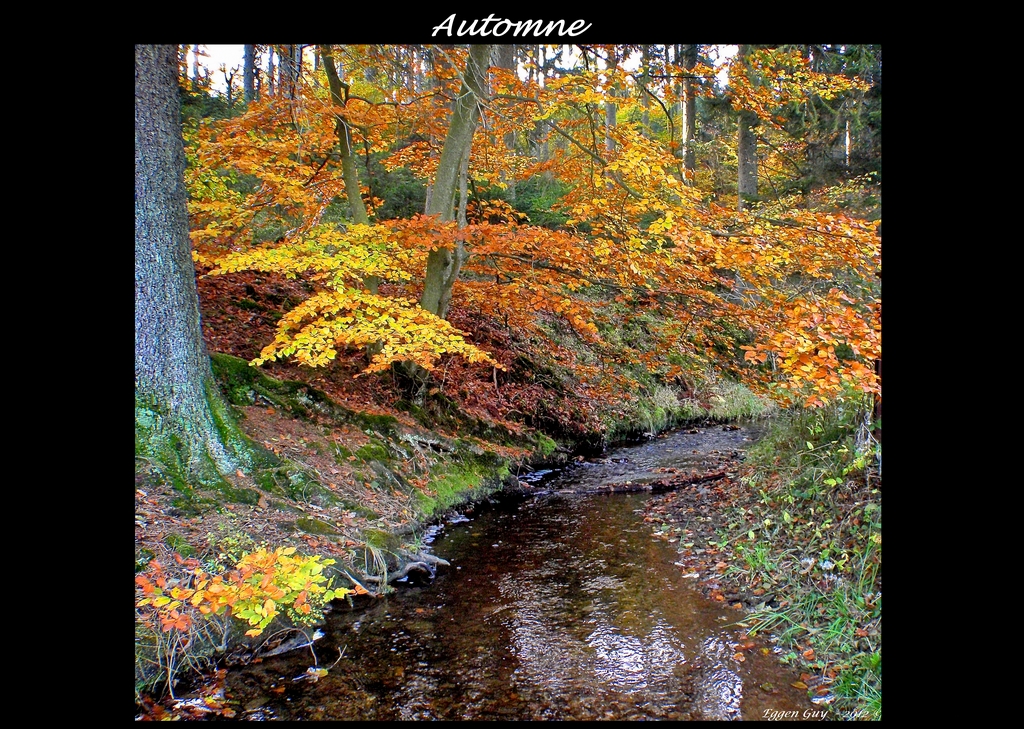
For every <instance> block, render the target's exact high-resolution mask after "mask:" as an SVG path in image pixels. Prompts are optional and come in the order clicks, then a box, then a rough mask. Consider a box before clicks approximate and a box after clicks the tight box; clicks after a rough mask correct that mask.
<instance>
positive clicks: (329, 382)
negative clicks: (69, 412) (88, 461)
mask: <svg viewBox="0 0 1024 729" xmlns="http://www.w3.org/2000/svg"><path fill="white" fill-rule="evenodd" d="M443 20H445V19H444V18H438V19H437V21H436V22H434V23H432V25H434V26H437V27H435V29H434V31H435V36H434V40H435V41H437V42H436V43H433V44H432V43H424V44H418V45H413V44H333V45H332V44H306V45H244V46H243V45H239V46H204V45H194V44H181V45H136V46H135V486H136V489H135V588H136V589H135V704H136V719H142V720H166V719H175V720H207V719H220V720H225V719H226V720H267V719H285V720H339V719H370V720H435V719H446V720H469V719H485V720H523V719H526V720H529V719H570V720H581V719H582V720H591V719H627V720H640V719H657V720H671V719H683V720H687V719H697V720H707V719H711V720H730V719H747V720H764V719H795V720H811V721H814V720H820V719H831V720H880V719H881V595H882V588H881V541H882V540H881V475H882V458H881V448H882V447H881V358H882V354H881V88H882V85H881V68H882V52H881V46H880V45H877V44H875V45H872V44H860V45H857V44H853V45H834V44H831V45H830V44H810V43H806V44H805V43H800V44H791V45H786V44H781V45H764V44H736V45H701V44H668V45H657V44H641V43H634V44H602V43H593V42H587V40H586V39H587V38H589V35H588V32H586V29H583V30H579V32H577V30H578V29H580V28H583V26H582V22H583V21H579V22H580V24H579V25H576V26H571V25H570V22H571V21H569V20H567V21H565V22H564V23H563V24H562V25H557V26H556V25H555V24H553V23H549V22H548V21H543V24H542V23H541V21H536V22H534V21H529V22H513V21H514V20H515V19H512V20H504V19H496V18H495V16H494V15H493V14H492V15H491V16H490V17H489V19H488V20H487V22H486V23H480V22H479V21H478V22H477V23H476V24H475V25H473V26H470V21H472V20H473V19H472V18H468V17H464V16H462V15H459V16H450V17H449V19H448V20H447V21H445V23H444V24H442V25H440V26H438V23H440V22H441V21H443ZM460 23H461V25H460ZM587 28H589V26H587ZM427 33H428V36H429V33H430V30H429V29H428V31H427ZM460 36H461V37H460ZM499 36H500V38H499ZM490 40H494V41H497V40H501V41H504V42H503V43H497V42H495V43H487V42H486V41H490ZM556 40H559V41H560V42H561V44H556V43H555V42H554V41H556ZM441 41H443V42H441ZM453 41H454V42H453ZM467 41H468V42H467ZM221 53H226V54H228V55H225V56H223V57H224V58H226V59H227V60H224V61H221V60H220V59H221V55H220V54H221Z"/></svg>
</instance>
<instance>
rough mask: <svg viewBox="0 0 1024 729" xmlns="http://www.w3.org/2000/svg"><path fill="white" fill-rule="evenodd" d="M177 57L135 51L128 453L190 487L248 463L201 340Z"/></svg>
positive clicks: (164, 50)
mask: <svg viewBox="0 0 1024 729" xmlns="http://www.w3.org/2000/svg"><path fill="white" fill-rule="evenodd" d="M179 104H180V102H179V98H178V63H177V48H176V46H173V45H139V46H135V451H136V455H137V456H143V457H145V458H148V459H150V460H151V461H153V462H155V463H156V464H158V465H159V466H161V467H163V468H165V469H168V468H169V469H173V470H175V471H177V472H178V475H179V476H180V477H181V478H184V479H185V480H186V481H188V482H189V483H193V484H209V483H213V482H217V481H219V480H220V476H221V474H226V473H230V472H233V471H234V470H235V469H237V468H240V467H249V466H251V465H252V462H253V460H254V458H255V453H254V451H253V450H251V448H250V444H249V441H248V440H247V439H246V438H245V436H244V435H242V434H241V432H240V431H239V430H238V428H237V426H236V425H235V422H234V418H233V414H232V411H231V409H230V406H229V405H228V404H227V403H226V402H225V401H224V399H223V397H222V395H221V393H220V391H219V389H218V388H217V385H216V382H215V381H214V378H213V373H212V371H211V369H210V360H209V357H208V356H207V354H206V349H205V346H204V344H203V339H202V329H201V328H200V323H199V298H198V294H197V292H196V282H195V268H194V266H193V264H192V255H191V245H190V242H189V230H188V213H187V209H186V191H185V178H184V174H185V151H184V146H183V142H182V135H181V112H180V105H179Z"/></svg>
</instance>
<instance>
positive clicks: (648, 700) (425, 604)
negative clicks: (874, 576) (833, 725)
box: [210, 428, 824, 720]
mask: <svg viewBox="0 0 1024 729" xmlns="http://www.w3.org/2000/svg"><path fill="white" fill-rule="evenodd" d="M745 437H749V434H748V433H747V432H746V431H743V430H742V429H738V430H734V431H723V430H721V429H720V428H718V429H710V430H705V431H703V432H702V433H697V434H688V433H673V434H668V435H666V436H664V437H663V438H660V439H655V441H650V442H647V443H643V444H639V445H633V446H630V447H624V448H616V449H612V450H610V451H608V452H607V453H606V454H604V456H602V457H599V458H591V459H584V460H582V461H575V462H573V464H571V465H570V466H568V467H565V468H562V469H550V470H549V469H541V470H539V471H535V472H533V473H531V474H524V475H523V478H522V479H521V490H520V492H519V493H504V494H501V495H495V496H493V497H491V498H489V499H487V501H486V502H485V503H480V504H476V505H474V506H473V507H471V508H467V509H466V510H465V511H464V512H460V513H458V514H456V515H453V516H452V517H451V518H449V519H448V520H446V521H444V522H442V523H440V524H438V525H437V526H436V527H435V528H434V529H432V530H431V531H430V533H429V535H428V541H429V542H430V544H429V545H427V546H428V547H429V548H430V550H431V551H432V552H434V553H435V554H437V555H438V556H440V557H443V558H444V559H445V560H447V561H449V562H450V563H451V564H450V566H449V567H445V568H441V569H439V570H438V571H437V573H436V577H435V578H434V579H433V580H423V581H410V583H409V584H407V585H404V586H403V587H402V589H400V590H399V591H398V592H395V593H392V594H390V595H387V596H385V597H383V598H381V599H378V600H372V601H369V602H367V599H366V598H361V599H359V600H356V601H353V602H352V603H351V604H338V606H337V608H336V610H335V611H334V613H332V614H331V615H330V616H328V619H327V622H326V624H325V625H324V626H323V631H324V633H325V635H324V637H323V638H322V639H320V640H319V641H317V642H315V643H314V646H313V650H315V653H312V652H311V651H310V649H308V648H307V649H300V650H297V651H293V652H291V653H288V654H285V655H276V656H272V657H270V656H268V657H266V658H265V659H264V660H261V661H258V662H248V663H247V664H246V665H238V666H236V667H235V668H233V669H231V670H229V671H228V672H227V674H226V675H225V676H223V677H222V679H221V680H220V681H219V682H218V683H217V684H216V686H213V687H211V689H210V691H211V692H213V693H215V694H216V696H218V697H219V700H220V701H222V702H223V704H224V706H228V707H231V711H232V712H233V713H234V714H235V715H236V716H237V717H238V718H245V719H285V720H288V719H296V720H303V719H307V720H321V719H328V720H339V719H371V720H406V719H428V720H429V719H485V720H486V719H492V720H495V719H502V720H522V719H527V720H529V719H556V720H557V719H584V720H585V719H633V720H635V719H734V718H744V719H763V718H766V717H769V716H782V715H784V716H786V717H787V718H800V719H818V718H821V717H822V716H823V715H824V712H823V711H822V710H821V709H820V708H818V707H815V706H814V705H813V704H812V703H811V702H809V701H808V700H807V697H806V696H805V695H804V693H803V692H802V691H801V690H799V689H798V688H795V687H794V686H793V685H792V684H794V683H797V681H798V676H797V675H796V674H795V673H793V672H792V671H791V670H789V669H784V668H783V667H781V666H780V665H779V664H778V662H777V661H776V658H775V655H774V654H773V653H772V650H771V646H770V644H767V643H765V642H762V641H754V640H749V639H747V638H745V637H744V636H743V635H742V631H741V630H740V629H739V628H738V627H737V626H735V625H733V623H735V622H736V621H737V620H738V619H739V617H740V616H739V615H738V614H737V612H736V611H734V610H733V609H731V608H729V607H727V606H726V605H722V604H718V603H715V602H713V601H708V600H706V599H704V598H703V597H702V596H701V595H700V594H699V592H698V591H696V590H695V589H694V587H693V585H692V581H691V580H689V579H688V578H687V577H686V576H685V575H684V574H683V572H682V571H681V570H680V568H679V566H678V564H677V559H676V553H675V549H674V548H673V546H672V545H671V544H670V543H668V542H667V541H665V540H663V539H660V538H657V535H652V534H651V531H650V524H651V522H650V521H649V520H647V519H646V517H645V505H646V503H647V502H648V501H649V500H650V499H651V498H652V496H651V495H650V494H649V493H641V492H634V493H609V492H608V491H607V490H606V489H605V487H606V486H608V485H609V484H613V483H625V482H627V481H628V482H630V483H631V484H633V485H636V484H645V483H646V484H654V483H657V482H663V481H664V480H665V479H666V477H669V478H671V477H673V476H676V475H677V473H678V472H684V473H686V474H689V473H692V472H693V471H695V470H699V469H701V468H708V467H712V468H713V469H714V470H722V469H731V468H733V467H734V466H735V465H736V461H735V454H736V453H738V448H742V445H743V444H744V443H745V441H744V440H743V438H745ZM670 471H676V472H677V473H669V472H670ZM701 487H703V486H702V485H694V488H701ZM317 671H320V673H317Z"/></svg>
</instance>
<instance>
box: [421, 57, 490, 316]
mask: <svg viewBox="0 0 1024 729" xmlns="http://www.w3.org/2000/svg"><path fill="white" fill-rule="evenodd" d="M490 57H491V46H490V45H472V46H470V48H469V60H468V61H467V62H466V71H465V74H464V75H463V83H462V89H461V91H460V92H459V98H458V100H457V101H456V103H455V108H454V109H453V110H452V118H451V122H450V123H449V125H448V134H447V136H446V137H445V140H444V147H442V149H441V159H440V161H439V162H438V165H437V175H436V176H435V177H434V185H433V191H432V195H431V197H430V202H429V204H428V206H427V215H438V216H440V219H441V220H442V221H444V222H448V221H452V220H455V196H456V194H457V193H458V187H459V184H458V183H459V173H460V168H461V166H462V162H463V155H467V154H469V150H470V149H471V148H472V145H473V132H475V131H476V125H477V122H478V121H479V120H480V109H479V106H478V104H479V100H480V99H486V98H487V95H486V92H485V90H486V88H487V86H486V84H487V69H488V67H489V66H490ZM464 258H465V251H464V250H463V248H462V245H461V244H459V245H457V246H456V247H455V248H454V249H452V248H438V249H437V250H436V251H431V252H430V255H429V256H427V273H426V277H425V279H424V282H423V298H422V299H420V306H422V307H423V308H424V309H426V310H427V311H429V312H431V313H432V314H436V315H437V316H439V317H442V318H444V316H445V315H446V314H447V313H448V304H449V303H450V302H451V298H452V286H454V285H455V280H456V279H457V278H458V275H459V270H460V269H461V268H462V263H463V260H464Z"/></svg>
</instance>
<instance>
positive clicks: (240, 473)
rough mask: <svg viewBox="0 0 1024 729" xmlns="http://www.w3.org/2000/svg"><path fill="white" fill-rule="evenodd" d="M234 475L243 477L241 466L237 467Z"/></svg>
mask: <svg viewBox="0 0 1024 729" xmlns="http://www.w3.org/2000/svg"><path fill="white" fill-rule="evenodd" d="M235 475H236V476H238V477H239V478H245V474H244V473H242V469H241V468H239V469H238V470H237V471H235Z"/></svg>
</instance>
